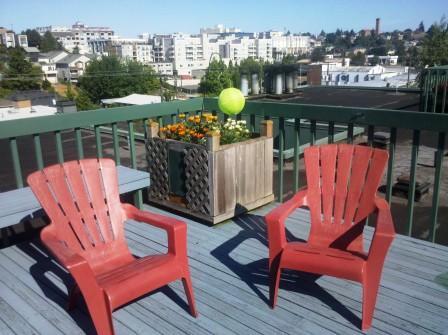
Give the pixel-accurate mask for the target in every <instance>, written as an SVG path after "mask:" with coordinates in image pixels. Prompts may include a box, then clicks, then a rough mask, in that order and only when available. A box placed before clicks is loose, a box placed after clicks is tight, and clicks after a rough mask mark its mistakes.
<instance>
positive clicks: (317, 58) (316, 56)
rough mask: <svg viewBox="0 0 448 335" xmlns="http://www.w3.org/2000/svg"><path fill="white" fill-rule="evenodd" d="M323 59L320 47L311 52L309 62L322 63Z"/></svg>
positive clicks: (323, 52)
mask: <svg viewBox="0 0 448 335" xmlns="http://www.w3.org/2000/svg"><path fill="white" fill-rule="evenodd" d="M327 36H328V35H327ZM324 59H325V50H324V49H323V48H321V47H317V48H314V49H313V51H312V52H311V61H312V62H322V61H323V60H324Z"/></svg>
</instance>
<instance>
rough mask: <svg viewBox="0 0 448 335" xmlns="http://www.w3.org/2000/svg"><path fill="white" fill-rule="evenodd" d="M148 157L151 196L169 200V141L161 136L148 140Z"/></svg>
mask: <svg viewBox="0 0 448 335" xmlns="http://www.w3.org/2000/svg"><path fill="white" fill-rule="evenodd" d="M146 159H147V161H148V172H149V175H150V178H151V185H150V186H149V198H153V199H160V200H168V193H169V190H170V188H169V183H168V148H167V143H166V141H164V140H161V139H159V138H150V139H148V140H147V141H146Z"/></svg>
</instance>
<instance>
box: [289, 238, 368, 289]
mask: <svg viewBox="0 0 448 335" xmlns="http://www.w3.org/2000/svg"><path fill="white" fill-rule="evenodd" d="M366 258H367V256H366V255H365V254H364V255H363V254H359V253H356V252H351V251H345V250H339V249H334V248H325V247H314V246H311V245H309V244H308V243H303V242H291V243H288V244H287V245H286V246H285V248H284V249H283V253H282V261H281V267H285V268H288V269H297V270H301V271H305V272H311V273H316V274H321V275H330V276H335V277H339V278H346V279H350V280H356V281H359V282H361V281H362V276H361V273H362V269H363V267H364V266H365V263H366V261H365V260H366Z"/></svg>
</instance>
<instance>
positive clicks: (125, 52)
mask: <svg viewBox="0 0 448 335" xmlns="http://www.w3.org/2000/svg"><path fill="white" fill-rule="evenodd" d="M109 54H111V55H116V56H117V57H120V58H122V59H126V60H134V61H137V62H140V63H142V64H145V65H147V64H149V63H153V62H154V57H153V51H152V45H151V44H149V43H148V40H146V39H143V38H116V39H113V40H111V43H110V47H109Z"/></svg>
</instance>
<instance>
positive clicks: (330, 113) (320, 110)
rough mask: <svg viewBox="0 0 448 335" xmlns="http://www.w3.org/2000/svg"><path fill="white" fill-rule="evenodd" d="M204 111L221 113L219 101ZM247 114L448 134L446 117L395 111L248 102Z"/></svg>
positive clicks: (209, 103)
mask: <svg viewBox="0 0 448 335" xmlns="http://www.w3.org/2000/svg"><path fill="white" fill-rule="evenodd" d="M204 107H205V109H207V110H218V101H217V99H215V98H205V101H204ZM244 113H246V114H255V115H258V116H271V117H284V118H302V119H311V120H319V121H328V122H330V121H333V122H340V123H355V124H359V125H370V126H380V127H381V126H382V127H396V128H407V129H416V130H429V131H436V132H446V131H448V115H446V114H438V113H421V112H411V111H402V110H393V109H374V108H360V107H342V106H325V105H307V104H296V103H278V102H267V101H247V102H246V105H245V107H244V110H243V114H244Z"/></svg>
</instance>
